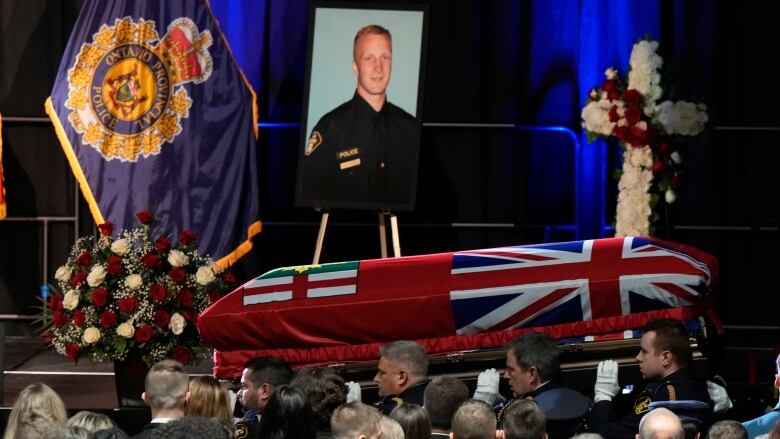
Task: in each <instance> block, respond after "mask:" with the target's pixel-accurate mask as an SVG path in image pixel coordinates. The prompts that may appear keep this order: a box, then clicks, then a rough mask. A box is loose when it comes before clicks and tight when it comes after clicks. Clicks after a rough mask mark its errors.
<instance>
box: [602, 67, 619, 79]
mask: <svg viewBox="0 0 780 439" xmlns="http://www.w3.org/2000/svg"><path fill="white" fill-rule="evenodd" d="M617 74H618V71H617V70H616V69H615V68H614V67H610V68H608V69H607V70H605V71H604V76H606V77H607V79H615V78H617Z"/></svg>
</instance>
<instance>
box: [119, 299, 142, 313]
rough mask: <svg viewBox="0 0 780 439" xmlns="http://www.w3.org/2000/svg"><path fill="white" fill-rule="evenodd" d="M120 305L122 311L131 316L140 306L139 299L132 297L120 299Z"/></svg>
mask: <svg viewBox="0 0 780 439" xmlns="http://www.w3.org/2000/svg"><path fill="white" fill-rule="evenodd" d="M118 305H119V310H120V311H122V312H123V313H127V314H130V313H131V312H133V311H135V308H136V307H137V306H138V299H136V298H135V297H132V296H128V297H123V298H121V299H119V303H118Z"/></svg>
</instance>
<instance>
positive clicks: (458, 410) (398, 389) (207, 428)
mask: <svg viewBox="0 0 780 439" xmlns="http://www.w3.org/2000/svg"><path fill="white" fill-rule="evenodd" d="M558 352H559V351H558V348H557V346H556V344H555V342H554V341H553V340H552V339H550V337H549V336H547V335H545V334H543V333H540V332H531V333H527V334H524V335H521V336H520V337H518V338H517V339H515V340H513V341H512V342H510V343H508V344H507V345H506V347H505V354H506V369H505V371H504V372H503V378H504V379H506V380H507V382H508V384H509V388H510V389H511V393H512V394H511V395H500V394H499V391H498V389H499V382H500V379H501V375H500V374H499V372H498V371H496V370H492V369H491V370H487V371H485V372H483V373H482V374H480V376H479V377H478V380H477V388H476V392H474V394H473V395H472V394H471V392H469V389H468V387H467V386H466V384H465V383H464V382H463V381H461V380H460V379H458V378H456V377H453V376H446V375H443V376H436V377H433V378H432V379H429V377H428V356H427V353H426V351H425V349H424V348H423V347H422V346H421V345H419V344H418V343H416V342H412V341H397V342H393V343H389V344H387V345H385V346H383V347H382V348H381V349H380V356H381V357H380V361H379V365H378V370H377V373H376V376H375V378H374V381H375V382H376V384H377V387H378V389H379V395H380V397H381V399H380V401H378V402H377V403H376V404H374V405H368V404H364V403H363V402H361V391H360V387H359V386H358V385H357V384H355V383H345V381H344V379H343V378H342V377H341V376H340V375H339V374H338V373H337V372H336V371H335V370H333V369H332V368H329V367H325V366H323V367H305V368H303V369H301V370H299V371H297V372H296V373H294V372H293V371H292V370H291V369H290V367H289V366H288V365H287V364H286V363H285V362H284V361H283V360H281V359H279V358H274V357H260V358H255V359H253V360H251V361H249V362H248V363H247V364H246V367H245V369H244V371H243V373H242V377H241V389H240V390H239V391H238V394H237V395H232V394H231V392H230V391H229V389H228V388H227V387H225V386H224V385H223V384H222V383H220V382H219V381H218V380H216V379H215V378H213V377H197V378H193V379H191V380H190V379H188V376H187V374H186V372H185V370H184V367H183V366H182V365H181V364H179V363H177V362H176V361H173V360H164V361H161V362H159V363H157V364H155V365H153V366H152V367H151V368H150V370H149V373H148V374H147V377H146V382H145V389H144V390H145V391H144V393H143V395H142V399H143V401H144V402H145V403H146V404H147V405H148V406H149V408H150V411H151V417H152V419H151V421H150V422H149V423H148V424H146V425H143V426H137V427H138V428H137V429H136V430H138V431H139V432H138V433H137V434H135V435H134V436H128V435H127V434H125V433H124V432H123V431H122V430H121V429H119V428H118V427H117V425H115V424H114V422H113V421H112V420H111V419H110V418H109V417H107V416H105V415H102V414H98V413H92V412H88V411H82V412H78V413H76V414H75V415H73V416H72V417H71V418H70V419H68V418H67V412H66V410H65V405H64V404H63V401H62V399H61V398H60V397H59V395H57V393H56V392H55V391H54V390H52V389H51V388H50V387H48V386H46V385H45V384H42V383H35V384H31V385H29V386H28V387H27V388H25V389H24V390H23V391H22V392H21V393H20V394H19V396H18V397H17V399H16V402H15V403H14V405H13V408H12V410H11V413H10V416H9V420H8V425H7V427H6V430H5V433H4V436H3V437H4V438H5V439H16V438H25V439H26V438H106V439H110V438H127V437H133V438H217V439H219V438H236V439H244V438H269V439H283V438H291V439H292V438H294V439H322V438H334V439H379V438H381V439H394V438H406V439H428V438H431V439H435V438H439V439H442V438H445V437H447V438H450V439H557V438H572V437H576V438H577V439H600V438H604V439H754V438H759V439H764V438H765V439H780V422H778V419H780V404H778V406H777V407H776V408H775V410H774V411H771V412H769V413H767V414H765V415H763V416H761V417H760V418H757V419H755V420H752V421H747V422H744V423H739V422H736V421H731V420H721V421H718V422H714V423H713V422H712V421H713V419H714V418H715V416H714V411H715V409H716V408H717V407H723V406H724V405H725V404H724V401H723V400H722V399H723V398H726V399H728V396H727V395H726V394H725V392H722V390H723V389H722V388H719V389H714V388H713V386H714V385H713V384H712V383H706V382H704V381H702V380H699V379H697V378H696V377H694V375H693V374H692V372H691V370H690V369H689V367H690V366H689V363H690V361H691V352H690V346H689V343H688V337H687V332H686V331H685V328H684V327H683V326H682V325H681V324H680V323H679V322H675V321H672V320H656V321H652V322H650V323H648V324H647V325H646V326H645V327H644V328H643V336H642V339H641V342H640V352H639V353H638V355H637V357H636V359H637V361H638V363H639V369H640V371H641V373H642V376H643V378H644V379H645V380H647V384H646V386H645V387H644V389H643V390H642V391H641V392H639V393H638V396H636V398H635V400H634V401H633V405H632V406H631V408H630V410H629V413H628V414H627V415H623V416H618V415H617V413H618V412H617V410H616V407H615V406H613V399H615V398H616V396H617V395H618V393H620V390H621V387H620V385H619V379H618V378H619V366H618V364H617V363H616V362H614V361H611V360H605V361H603V362H601V363H600V364H599V365H598V370H597V378H596V382H595V385H594V388H593V395H594V397H593V399H592V400H591V399H589V398H586V397H585V396H583V395H582V394H580V393H578V392H576V391H575V390H573V389H568V388H565V387H564V386H562V385H561V384H560V382H559V381H558V377H559V374H560V364H559V359H558ZM777 368H778V369H777V372H778V373H777V376H776V377H775V385H776V386H777V387H778V388H780V356H778V358H777ZM715 387H717V386H715ZM713 390H716V391H713ZM710 395H713V396H714V400H713V398H712V397H711V396H710ZM724 395H725V396H724ZM237 402H239V403H240V406H241V407H243V409H244V412H245V416H244V417H243V418H237V419H234V418H233V413H234V407H233V405H234V404H236V403H237ZM720 417H721V418H723V416H720ZM234 421H235V422H234ZM134 433H135V431H134Z"/></svg>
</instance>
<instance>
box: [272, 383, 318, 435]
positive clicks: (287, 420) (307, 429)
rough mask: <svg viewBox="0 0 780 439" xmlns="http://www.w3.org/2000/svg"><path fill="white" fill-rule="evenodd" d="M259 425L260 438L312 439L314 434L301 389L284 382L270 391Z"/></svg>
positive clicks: (311, 420) (306, 403)
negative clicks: (260, 426)
mask: <svg viewBox="0 0 780 439" xmlns="http://www.w3.org/2000/svg"><path fill="white" fill-rule="evenodd" d="M261 425H262V428H261V429H260V436H259V437H260V439H284V438H285V437H287V438H293V437H294V438H300V439H312V438H314V436H315V435H316V430H315V428H314V422H313V419H312V411H311V406H310V405H309V401H307V400H306V395H305V394H304V393H303V390H301V389H297V388H295V387H292V386H288V385H286V384H283V385H281V386H279V387H278V388H276V389H274V391H273V393H271V397H270V398H269V399H268V405H266V406H265V409H264V410H263V418H262V421H261Z"/></svg>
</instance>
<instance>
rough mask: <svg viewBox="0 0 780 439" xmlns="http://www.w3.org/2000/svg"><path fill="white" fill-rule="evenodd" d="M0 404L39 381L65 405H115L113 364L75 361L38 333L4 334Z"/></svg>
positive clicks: (205, 370)
mask: <svg viewBox="0 0 780 439" xmlns="http://www.w3.org/2000/svg"><path fill="white" fill-rule="evenodd" d="M4 360H5V361H4V364H3V371H4V386H3V401H2V406H4V407H9V406H11V405H13V403H14V401H15V400H16V396H17V395H18V394H19V392H21V391H22V389H24V388H25V387H26V386H27V385H28V384H30V383H33V382H36V381H41V382H43V383H46V384H47V385H49V386H50V387H52V388H53V389H54V390H56V391H57V392H58V393H59V394H60V396H61V397H62V399H63V401H64V402H65V406H66V407H67V408H68V409H90V408H91V409H113V408H116V407H117V405H118V404H117V396H116V388H115V384H114V365H113V364H110V363H108V364H95V363H92V362H91V361H89V360H86V359H82V360H79V362H78V364H77V365H74V364H73V362H70V361H68V359H67V358H66V357H64V356H62V355H59V354H57V353H56V352H54V351H53V350H51V349H47V348H44V347H43V346H42V345H41V339H40V338H38V337H6V339H5V359H4ZM211 367H212V363H211V360H207V361H204V362H202V363H201V364H200V365H198V366H194V367H188V368H187V371H188V373H190V375H203V374H210V373H211Z"/></svg>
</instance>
